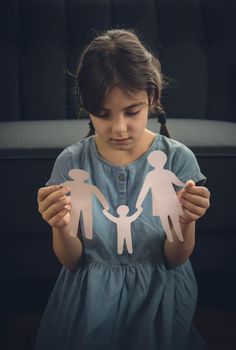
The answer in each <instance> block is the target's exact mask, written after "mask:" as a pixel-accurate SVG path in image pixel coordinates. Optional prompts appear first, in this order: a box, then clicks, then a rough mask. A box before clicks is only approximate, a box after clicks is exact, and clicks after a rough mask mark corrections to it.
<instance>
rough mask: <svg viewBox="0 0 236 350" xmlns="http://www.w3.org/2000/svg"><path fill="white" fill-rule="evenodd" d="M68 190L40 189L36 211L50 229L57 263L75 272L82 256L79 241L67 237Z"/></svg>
mask: <svg viewBox="0 0 236 350" xmlns="http://www.w3.org/2000/svg"><path fill="white" fill-rule="evenodd" d="M68 192H70V189H69V188H67V187H64V186H61V185H55V186H49V187H43V188H40V189H39V191H38V210H39V212H40V214H41V215H42V217H43V219H44V220H45V221H46V222H47V223H48V224H49V225H50V226H51V227H52V232H53V249H54V252H55V254H56V256H57V257H58V259H59V261H60V262H61V263H62V264H63V265H64V266H66V267H68V268H69V269H70V270H72V271H75V270H76V269H77V267H78V263H79V260H80V258H81V255H82V251H83V249H82V243H81V241H80V239H79V238H78V237H77V236H76V237H72V236H70V235H69V224H70V208H71V199H70V198H69V197H67V196H66V194H67V193H68Z"/></svg>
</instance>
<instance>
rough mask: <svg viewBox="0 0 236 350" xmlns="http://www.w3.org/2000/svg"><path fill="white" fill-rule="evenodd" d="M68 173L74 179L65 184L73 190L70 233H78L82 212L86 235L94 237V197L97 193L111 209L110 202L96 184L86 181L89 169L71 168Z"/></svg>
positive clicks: (104, 205) (73, 234)
mask: <svg viewBox="0 0 236 350" xmlns="http://www.w3.org/2000/svg"><path fill="white" fill-rule="evenodd" d="M68 174H69V176H70V178H72V179H73V180H72V181H66V182H64V183H63V185H65V186H68V187H69V188H70V190H71V219H70V230H69V233H70V235H71V236H76V235H77V231H78V226H79V220H80V215H81V214H82V215H83V224H84V233H85V237H86V238H88V239H92V238H93V218H92V197H93V196H94V195H95V196H96V197H97V199H98V200H99V201H100V203H101V204H102V205H103V207H104V208H105V209H106V210H109V204H108V203H107V201H106V199H105V197H104V196H103V194H102V193H101V192H100V191H99V189H98V188H97V187H96V186H94V185H92V184H88V183H86V182H85V181H86V180H87V179H88V178H89V173H88V172H87V171H85V170H81V169H71V170H70V171H69V173H68Z"/></svg>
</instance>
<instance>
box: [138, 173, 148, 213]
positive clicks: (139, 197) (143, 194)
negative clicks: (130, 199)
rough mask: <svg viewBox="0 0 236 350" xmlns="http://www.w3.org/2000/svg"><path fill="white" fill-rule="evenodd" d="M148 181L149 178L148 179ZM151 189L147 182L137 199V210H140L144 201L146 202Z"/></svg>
mask: <svg viewBox="0 0 236 350" xmlns="http://www.w3.org/2000/svg"><path fill="white" fill-rule="evenodd" d="M146 179H147V178H146ZM149 188H150V184H149V183H148V181H145V182H144V184H143V187H142V189H141V191H140V193H139V196H138V199H137V202H136V208H140V207H141V205H142V203H143V201H144V198H145V197H146V195H147V193H148V191H149Z"/></svg>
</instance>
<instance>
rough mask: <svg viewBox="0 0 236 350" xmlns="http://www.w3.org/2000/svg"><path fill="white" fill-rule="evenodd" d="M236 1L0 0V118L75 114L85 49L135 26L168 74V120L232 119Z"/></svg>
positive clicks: (235, 92)
mask: <svg viewBox="0 0 236 350" xmlns="http://www.w3.org/2000/svg"><path fill="white" fill-rule="evenodd" d="M235 18H236V1H235V0H201V1H200V0H113V1H111V0H34V1H32V0H0V77H1V79H0V120H45V119H72V118H76V117H77V102H76V99H75V97H74V96H73V94H72V90H73V89H72V88H73V84H74V81H73V79H72V78H71V77H70V76H69V75H68V74H67V73H66V72H67V70H69V71H71V72H72V73H74V72H75V69H76V65H77V62H78V59H79V57H80V54H81V50H82V48H83V47H84V46H85V45H86V44H88V43H89V41H90V40H91V39H92V38H93V37H94V36H95V33H96V32H100V31H102V30H104V29H109V28H111V27H124V28H134V29H135V30H136V31H137V33H138V34H139V35H140V37H141V39H143V40H144V42H145V43H146V44H147V45H148V46H149V47H150V48H151V49H152V50H153V52H154V53H155V54H157V55H158V56H159V58H160V60H161V62H162V65H163V71H164V73H165V74H166V75H167V77H169V78H170V82H169V87H168V89H167V90H166V91H165V92H164V94H163V104H164V106H165V108H166V111H167V114H168V116H169V117H171V118H178V117H181V118H205V119H218V120H231V121H233V120H236V117H235V111H236V98H235V97H236V96H235V95H236V87H235V86H236V84H235V80H236V40H235V39H236V35H235V33H236V21H235Z"/></svg>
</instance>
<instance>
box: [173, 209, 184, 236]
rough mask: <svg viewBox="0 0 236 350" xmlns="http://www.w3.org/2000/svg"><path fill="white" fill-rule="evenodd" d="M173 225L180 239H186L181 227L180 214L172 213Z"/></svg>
mask: <svg viewBox="0 0 236 350" xmlns="http://www.w3.org/2000/svg"><path fill="white" fill-rule="evenodd" d="M170 219H171V222H172V225H173V227H174V230H175V233H176V235H177V237H178V239H179V240H180V241H181V242H183V241H184V237H183V235H182V231H181V227H180V222H179V216H178V215H172V216H170Z"/></svg>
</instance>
